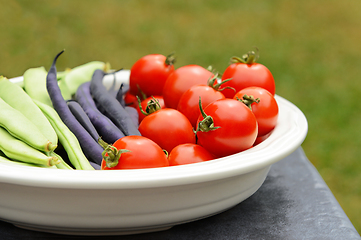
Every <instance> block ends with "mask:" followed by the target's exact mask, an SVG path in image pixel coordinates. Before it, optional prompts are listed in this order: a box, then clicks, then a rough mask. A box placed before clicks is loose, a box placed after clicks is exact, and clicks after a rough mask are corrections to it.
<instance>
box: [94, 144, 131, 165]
mask: <svg viewBox="0 0 361 240" xmlns="http://www.w3.org/2000/svg"><path fill="white" fill-rule="evenodd" d="M98 143H99V144H100V146H102V147H103V148H104V151H103V152H102V157H103V159H104V161H105V162H106V166H107V167H108V168H112V167H115V166H117V165H118V163H119V158H120V156H121V155H122V153H125V152H130V151H129V150H127V149H119V150H118V149H117V148H116V147H114V146H112V145H110V144H108V143H106V142H105V141H104V140H103V139H101V138H98Z"/></svg>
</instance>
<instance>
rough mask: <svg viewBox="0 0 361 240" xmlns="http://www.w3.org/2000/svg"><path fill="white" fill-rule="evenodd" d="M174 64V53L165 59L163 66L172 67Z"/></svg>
mask: <svg viewBox="0 0 361 240" xmlns="http://www.w3.org/2000/svg"><path fill="white" fill-rule="evenodd" d="M175 62H176V58H175V57H174V52H173V53H171V54H169V55H168V56H167V58H166V59H165V64H166V65H168V66H170V65H174V63H175Z"/></svg>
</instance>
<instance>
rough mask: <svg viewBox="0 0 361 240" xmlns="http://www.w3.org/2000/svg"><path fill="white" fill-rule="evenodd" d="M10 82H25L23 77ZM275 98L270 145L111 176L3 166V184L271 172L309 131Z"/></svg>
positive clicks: (180, 180) (125, 182) (197, 178)
mask: <svg viewBox="0 0 361 240" xmlns="http://www.w3.org/2000/svg"><path fill="white" fill-rule="evenodd" d="M10 80H13V81H17V82H18V83H21V81H22V79H21V78H15V79H10ZM275 98H276V101H277V103H278V105H279V118H278V123H277V126H276V127H275V129H274V130H273V131H272V133H271V134H270V136H269V137H268V138H267V139H266V140H264V141H263V142H261V143H260V144H258V145H256V146H254V147H252V148H251V149H248V150H246V151H243V152H240V153H236V154H233V155H230V156H226V157H222V158H218V159H214V160H211V161H207V162H201V163H193V164H187V165H180V166H169V167H163V168H150V169H131V170H111V171H101V170H95V171H92V170H81V171H80V170H74V171H71V170H62V169H48V168H35V167H28V166H14V165H10V164H6V163H0V184H1V183H10V184H17V185H26V186H34V187H51V188H77V189H130V188H156V187H169V186H176V185H184V184H194V183H200V182H205V181H215V180H219V179H224V178H229V177H234V176H237V175H241V174H247V173H250V172H252V171H257V170H260V169H262V168H266V167H270V166H271V165H272V164H273V163H275V162H277V161H279V160H281V159H283V158H284V157H286V156H288V155H289V154H291V153H292V152H293V151H295V150H296V149H297V148H298V147H299V146H300V145H301V144H302V142H303V141H304V139H305V138H306V135H307V131H308V123H307V119H306V117H305V115H304V114H303V112H302V111H301V110H300V109H299V108H298V107H297V106H295V105H294V104H293V103H291V102H289V101H288V100H286V99H285V98H283V97H281V96H278V95H275Z"/></svg>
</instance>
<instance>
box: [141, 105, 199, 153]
mask: <svg viewBox="0 0 361 240" xmlns="http://www.w3.org/2000/svg"><path fill="white" fill-rule="evenodd" d="M138 129H139V131H140V133H141V134H142V136H144V137H147V138H149V139H152V140H153V141H154V142H156V143H157V144H158V145H159V146H160V147H161V148H163V149H164V150H166V151H167V152H168V153H170V152H171V151H172V149H173V148H174V147H176V146H177V145H179V144H183V143H195V134H194V132H193V129H192V124H191V123H190V122H189V120H188V119H187V118H186V117H185V116H184V115H183V114H182V113H181V112H179V111H177V110H175V109H171V108H164V109H161V110H158V111H156V112H154V113H152V114H150V115H148V116H146V117H145V118H144V119H143V121H142V122H141V123H140V124H139V128H138Z"/></svg>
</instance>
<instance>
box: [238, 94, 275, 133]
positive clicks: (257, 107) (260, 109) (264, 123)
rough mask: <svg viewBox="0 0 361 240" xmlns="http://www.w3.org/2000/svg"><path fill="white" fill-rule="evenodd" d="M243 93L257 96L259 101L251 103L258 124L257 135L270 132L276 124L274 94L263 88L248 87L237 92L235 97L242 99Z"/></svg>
mask: <svg viewBox="0 0 361 240" xmlns="http://www.w3.org/2000/svg"><path fill="white" fill-rule="evenodd" d="M244 95H248V96H253V97H254V98H259V99H260V101H259V103H252V105H251V107H252V112H253V114H254V115H255V116H256V119H257V124H258V137H260V136H264V135H266V134H268V133H270V132H271V131H272V130H273V129H274V128H275V126H276V124H277V120H278V104H277V101H276V99H275V98H274V96H273V95H272V94H271V93H270V92H269V91H267V90H266V89H264V88H260V87H248V88H244V89H242V90H241V91H239V92H237V93H236V95H235V96H234V99H236V98H237V97H238V98H239V99H242V97H243V96H244Z"/></svg>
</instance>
